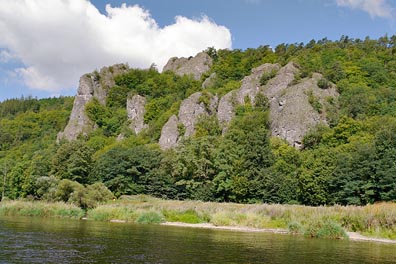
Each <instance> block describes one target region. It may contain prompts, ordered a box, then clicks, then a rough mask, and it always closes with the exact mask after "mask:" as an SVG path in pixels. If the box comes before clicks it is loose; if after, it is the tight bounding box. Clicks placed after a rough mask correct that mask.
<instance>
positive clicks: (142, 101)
mask: <svg viewBox="0 0 396 264" xmlns="http://www.w3.org/2000/svg"><path fill="white" fill-rule="evenodd" d="M212 63H213V62H212V59H211V57H210V56H209V55H208V54H206V53H205V52H201V53H199V54H197V55H196V56H195V57H190V58H171V59H170V60H169V61H168V63H167V64H166V65H165V67H164V71H167V70H170V71H174V72H175V73H176V74H178V75H185V74H187V75H192V76H193V77H194V78H195V79H197V80H200V78H201V76H202V74H204V73H206V72H208V71H209V70H210V67H211V65H212ZM127 70H128V67H127V66H126V65H123V64H118V65H114V66H111V67H104V68H102V69H101V70H100V72H94V73H91V74H85V75H83V76H82V77H81V78H80V85H79V88H78V93H77V95H76V98H75V101H74V106H73V110H72V113H71V115H70V120H69V123H68V124H67V126H66V128H65V130H64V131H63V132H61V133H59V134H58V140H59V139H62V138H64V139H67V140H73V139H76V138H77V137H78V135H80V134H85V133H89V132H90V131H92V129H93V128H94V124H93V122H91V121H90V120H89V118H88V117H87V116H86V114H85V105H86V104H87V103H88V102H89V101H90V100H92V98H94V97H95V98H97V99H98V101H99V102H100V103H102V104H105V102H106V97H107V93H108V91H109V89H111V87H113V86H114V85H115V83H114V77H115V76H116V75H118V74H121V73H124V72H126V71H127ZM298 74H299V69H298V67H296V65H295V64H294V63H292V62H291V63H288V64H287V65H285V66H283V67H281V65H279V64H270V63H265V64H263V65H260V66H259V67H256V68H254V69H252V71H251V74H250V75H248V76H246V77H245V78H244V79H243V80H242V82H241V87H240V88H239V89H236V90H233V91H231V92H229V93H227V94H226V95H224V96H223V97H222V98H218V97H217V95H213V94H211V93H209V92H207V91H202V92H196V93H194V94H192V95H190V96H189V97H188V98H186V99H185V100H183V101H182V102H181V105H180V109H179V112H178V114H177V115H173V116H171V118H169V120H168V121H167V122H166V124H165V125H164V126H163V127H162V130H161V136H160V139H159V145H160V147H161V148H162V149H169V148H172V147H174V146H175V145H177V143H178V142H179V141H180V140H181V139H183V138H188V137H191V136H192V135H194V133H195V126H196V124H197V122H198V120H199V118H200V117H201V116H216V117H217V119H218V120H219V123H220V125H221V126H222V127H223V133H224V132H226V131H227V128H228V126H229V124H230V122H231V120H232V119H233V117H234V116H235V108H236V107H237V106H238V105H243V104H245V103H247V102H246V100H249V101H250V102H254V100H255V97H256V96H257V94H258V93H261V94H263V95H265V96H266V97H267V98H268V100H269V103H270V128H271V134H272V136H276V137H280V138H283V139H285V140H286V141H287V142H288V143H289V144H290V145H293V146H295V147H296V148H299V147H301V144H302V139H303V137H304V135H305V134H306V133H307V132H308V131H309V130H310V129H311V128H313V127H314V126H316V125H317V124H320V123H323V124H326V123H327V122H326V115H327V114H326V109H327V105H328V104H329V102H331V101H332V100H330V99H329V98H332V97H337V96H338V94H337V91H336V88H335V86H334V85H330V86H328V87H326V89H323V88H319V87H318V81H319V80H321V79H322V78H323V76H322V75H320V74H318V73H314V74H312V76H311V77H308V78H304V79H300V78H297V77H298ZM214 78H216V73H214V72H213V73H212V74H211V75H210V77H209V78H207V80H206V81H205V82H204V83H203V85H202V87H203V89H205V87H208V86H210V82H211V81H213V79H214ZM145 106H146V98H145V97H143V96H140V95H134V96H132V97H128V98H127V109H126V110H127V115H128V120H129V122H130V128H131V130H133V131H134V132H135V134H139V133H140V132H141V131H142V130H143V129H145V128H147V124H145V123H144V114H145Z"/></svg>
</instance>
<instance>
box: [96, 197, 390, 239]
mask: <svg viewBox="0 0 396 264" xmlns="http://www.w3.org/2000/svg"><path fill="white" fill-rule="evenodd" d="M145 212H156V213H157V214H158V215H160V216H163V220H164V221H169V222H184V223H211V224H213V225H217V226H243V227H252V228H281V229H288V230H290V232H291V233H301V234H306V235H308V236H312V237H322V236H326V237H334V238H344V237H345V233H344V231H354V232H360V233H362V234H365V235H370V236H377V237H383V238H392V239H394V238H396V204H395V203H378V204H374V205H367V206H338V205H336V206H329V207H327V206H320V207H310V206H302V205H279V204H235V203H214V202H201V201H173V200H172V201H171V200H161V199H157V198H153V197H150V196H145V195H138V196H125V197H122V199H119V200H117V201H115V202H111V203H109V204H106V205H102V206H99V207H97V208H95V209H93V210H90V211H88V218H92V219H95V220H111V219H120V220H125V221H130V222H136V221H137V219H138V218H139V216H140V215H141V214H143V213H145Z"/></svg>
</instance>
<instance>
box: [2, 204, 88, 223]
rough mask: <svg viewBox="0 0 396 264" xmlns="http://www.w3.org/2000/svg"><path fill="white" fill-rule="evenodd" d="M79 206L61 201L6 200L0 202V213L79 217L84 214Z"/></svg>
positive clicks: (7, 214)
mask: <svg viewBox="0 0 396 264" xmlns="http://www.w3.org/2000/svg"><path fill="white" fill-rule="evenodd" d="M84 213H85V212H84V210H82V209H81V208H79V207H77V206H75V205H71V204H66V203H63V202H56V203H49V202H25V201H6V202H4V201H3V202H1V203H0V215H5V216H39V217H58V218H74V219H79V218H82V217H83V216H84Z"/></svg>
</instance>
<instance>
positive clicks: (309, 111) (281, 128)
mask: <svg viewBox="0 0 396 264" xmlns="http://www.w3.org/2000/svg"><path fill="white" fill-rule="evenodd" d="M295 71H296V69H295V68H294V66H292V65H289V66H287V67H286V68H284V69H283V72H282V73H281V74H279V75H278V76H277V78H274V79H273V80H272V81H270V82H269V83H268V85H267V86H266V87H265V88H266V89H264V94H265V95H267V97H268V98H269V99H270V118H271V134H272V136H277V137H280V138H283V139H285V140H286V141H287V142H288V143H289V144H290V145H292V146H295V147H296V148H300V147H301V146H302V139H303V137H304V136H305V135H306V133H307V132H308V131H309V130H310V129H311V128H313V127H315V126H316V125H318V124H319V123H323V124H327V122H326V105H327V104H328V102H327V98H329V97H337V96H338V93H337V90H336V89H335V87H334V86H332V87H330V88H327V89H321V88H319V87H318V86H317V82H318V80H320V79H321V78H323V76H322V75H320V74H318V73H314V74H313V75H312V77H311V78H306V79H303V80H301V81H300V82H299V83H297V84H295V85H290V83H291V82H292V78H291V77H292V73H293V72H295ZM288 84H289V85H288ZM310 101H311V102H310ZM312 101H315V104H316V106H319V107H320V108H321V109H315V108H314V106H313V105H312V104H313V102H312Z"/></svg>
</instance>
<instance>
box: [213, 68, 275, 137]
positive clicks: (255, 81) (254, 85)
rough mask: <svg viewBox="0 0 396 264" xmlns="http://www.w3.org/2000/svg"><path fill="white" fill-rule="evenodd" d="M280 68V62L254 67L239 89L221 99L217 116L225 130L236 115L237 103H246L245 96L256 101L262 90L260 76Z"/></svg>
mask: <svg viewBox="0 0 396 264" xmlns="http://www.w3.org/2000/svg"><path fill="white" fill-rule="evenodd" d="M279 68H280V65H279V64H270V63H266V64H263V65H261V66H259V67H257V68H254V69H252V74H251V75H249V76H246V77H245V78H244V79H243V80H242V85H241V88H239V89H238V90H234V91H231V92H229V93H227V94H226V95H225V96H223V97H222V98H221V99H220V102H219V107H218V112H217V118H218V120H219V122H220V124H221V125H222V126H223V132H225V131H226V130H227V126H228V125H229V123H230V122H231V120H232V118H233V117H234V115H235V112H234V108H235V107H236V106H237V105H242V104H244V103H245V98H246V97H249V98H250V101H251V102H254V98H255V97H256V95H257V93H259V92H260V78H261V76H262V75H263V74H264V73H270V72H272V71H278V70H279Z"/></svg>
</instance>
